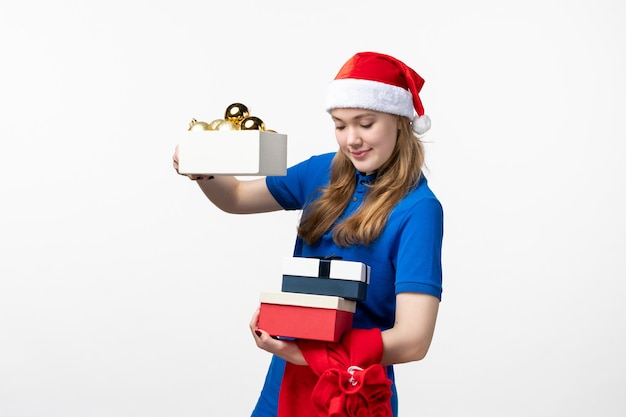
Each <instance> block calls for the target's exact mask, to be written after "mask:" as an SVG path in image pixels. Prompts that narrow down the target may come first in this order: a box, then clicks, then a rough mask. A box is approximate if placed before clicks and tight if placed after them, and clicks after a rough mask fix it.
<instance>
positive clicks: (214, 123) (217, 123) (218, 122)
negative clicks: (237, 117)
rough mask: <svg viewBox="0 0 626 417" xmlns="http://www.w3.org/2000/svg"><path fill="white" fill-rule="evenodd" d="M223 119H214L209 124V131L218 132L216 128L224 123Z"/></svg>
mask: <svg viewBox="0 0 626 417" xmlns="http://www.w3.org/2000/svg"><path fill="white" fill-rule="evenodd" d="M224 121H225V120H224V119H215V120H213V121H212V122H211V123H209V127H210V128H211V130H218V129H217V128H218V127H219V126H220V125H221V124H222V123H224Z"/></svg>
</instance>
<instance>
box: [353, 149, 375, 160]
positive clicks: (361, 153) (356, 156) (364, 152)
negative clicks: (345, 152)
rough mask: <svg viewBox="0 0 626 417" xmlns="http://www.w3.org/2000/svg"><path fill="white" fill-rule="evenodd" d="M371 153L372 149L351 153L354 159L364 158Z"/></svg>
mask: <svg viewBox="0 0 626 417" xmlns="http://www.w3.org/2000/svg"><path fill="white" fill-rule="evenodd" d="M369 151H370V149H367V150H364V151H358V152H355V151H351V152H350V153H351V154H352V156H353V157H355V158H362V157H363V156H364V155H366V154H367V153H368V152H369Z"/></svg>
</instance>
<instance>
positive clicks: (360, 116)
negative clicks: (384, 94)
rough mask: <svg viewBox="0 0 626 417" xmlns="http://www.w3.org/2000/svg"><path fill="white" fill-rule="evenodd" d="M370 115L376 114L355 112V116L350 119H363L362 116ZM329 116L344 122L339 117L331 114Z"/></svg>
mask: <svg viewBox="0 0 626 417" xmlns="http://www.w3.org/2000/svg"><path fill="white" fill-rule="evenodd" d="M370 116H376V115H375V114H374V113H370V112H366V113H361V114H357V115H356V116H354V117H352V118H351V119H350V120H360V119H363V118H364V117H370ZM330 117H331V118H332V119H333V120H335V121H338V122H344V120H343V119H340V118H339V117H335V116H333V115H331V116H330Z"/></svg>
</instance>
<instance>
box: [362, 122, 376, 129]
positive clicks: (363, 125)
mask: <svg viewBox="0 0 626 417" xmlns="http://www.w3.org/2000/svg"><path fill="white" fill-rule="evenodd" d="M373 124H374V123H373V122H372V123H367V124H362V125H361V127H362V128H363V129H369V128H370V127H372V125H373Z"/></svg>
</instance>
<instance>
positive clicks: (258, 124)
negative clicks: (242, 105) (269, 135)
mask: <svg viewBox="0 0 626 417" xmlns="http://www.w3.org/2000/svg"><path fill="white" fill-rule="evenodd" d="M240 128H241V130H265V123H263V120H261V119H259V118H258V117H256V116H248V117H246V118H245V119H243V120H242V121H241V124H240Z"/></svg>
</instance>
